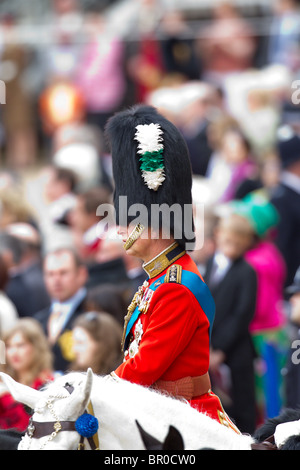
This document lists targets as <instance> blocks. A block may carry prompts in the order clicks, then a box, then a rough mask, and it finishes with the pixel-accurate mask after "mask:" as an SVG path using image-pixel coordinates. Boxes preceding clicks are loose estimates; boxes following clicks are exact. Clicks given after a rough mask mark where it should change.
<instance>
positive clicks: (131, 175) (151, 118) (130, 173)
mask: <svg viewBox="0 0 300 470" xmlns="http://www.w3.org/2000/svg"><path fill="white" fill-rule="evenodd" d="M151 123H156V124H159V125H160V127H161V129H162V130H163V145H164V152H163V157H164V167H165V170H164V172H165V181H164V182H163V184H162V185H161V186H160V187H159V188H158V190H157V191H153V190H151V189H149V188H148V187H147V186H146V185H145V182H144V180H143V178H142V172H141V170H140V161H139V158H140V155H139V154H138V153H137V147H138V142H137V141H136V140H135V139H134V137H135V133H136V126H138V125H140V124H151ZM105 135H106V138H107V140H108V144H109V146H110V149H111V153H112V162H113V177H114V184H115V194H114V205H115V210H116V221H117V224H120V222H122V220H120V218H122V217H124V214H123V212H122V210H120V207H119V202H120V200H119V197H120V196H127V206H128V208H129V207H130V206H133V205H134V204H143V205H144V206H145V207H146V208H147V209H148V211H147V220H145V221H144V224H145V223H146V225H147V226H148V227H150V226H151V217H150V215H151V211H150V209H151V207H153V204H158V205H161V204H168V206H172V205H173V204H179V205H180V207H181V208H182V209H183V207H184V204H187V205H190V206H191V204H192V195H191V188H192V170H191V164H190V157H189V153H188V149H187V146H186V143H185V140H184V138H183V137H182V135H181V133H180V132H179V130H178V129H177V128H176V127H175V125H174V124H172V123H171V122H170V121H168V120H167V119H166V118H164V117H163V116H162V115H160V114H159V113H158V112H157V110H156V109H155V108H153V107H152V106H147V105H136V106H134V107H132V108H130V109H127V110H125V111H121V112H119V113H117V114H115V115H114V116H113V117H112V118H111V119H110V120H109V121H108V123H107V125H106V129H105ZM126 215H127V217H126V220H127V221H128V223H130V222H131V221H132V220H135V219H136V217H137V216H138V217H140V215H139V214H138V213H135V212H134V214H131V215H130V216H129V215H128V214H126ZM171 219H173V220H171V223H170V233H171V234H172V235H174V230H175V227H177V225H176V226H175V224H177V220H174V219H175V218H174V217H171ZM190 220H191V230H190V232H191V234H190V233H189V234H187V235H185V233H182V234H181V238H179V239H178V238H177V237H176V239H177V241H178V242H179V243H180V244H181V245H185V243H186V242H188V243H189V244H192V243H193V241H194V225H193V217H192V215H191V217H190ZM140 221H141V222H142V223H143V217H142V216H141V217H140ZM164 222H165V221H164V220H162V218H161V217H160V225H159V228H162V227H164ZM182 223H183V220H182ZM121 225H124V224H123V223H121ZM165 228H166V227H165ZM178 231H179V232H180V231H181V232H184V230H183V228H179V229H178ZM178 231H177V233H178Z"/></svg>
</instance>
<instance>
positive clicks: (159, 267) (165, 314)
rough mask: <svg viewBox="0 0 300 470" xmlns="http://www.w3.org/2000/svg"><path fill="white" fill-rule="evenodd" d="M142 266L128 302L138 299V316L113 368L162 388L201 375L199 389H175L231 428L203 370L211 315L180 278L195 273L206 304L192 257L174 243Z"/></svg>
mask: <svg viewBox="0 0 300 470" xmlns="http://www.w3.org/2000/svg"><path fill="white" fill-rule="evenodd" d="M144 268H145V270H146V272H147V273H148V275H149V279H148V281H147V282H146V283H144V285H143V287H142V288H140V292H139V294H138V295H137V297H138V299H137V301H136V302H135V303H134V305H133V307H134V306H135V304H136V303H137V305H138V306H139V310H140V311H139V312H137V309H136V310H135V312H136V315H138V317H137V318H136V320H135V318H134V315H133V320H135V321H134V323H133V324H132V327H131V328H130V329H129V332H128V335H127V339H126V342H125V349H126V350H125V356H124V362H123V363H122V364H121V365H120V366H119V367H118V368H117V370H116V371H115V373H116V374H117V375H118V376H119V377H120V378H123V379H125V380H128V381H130V382H134V383H138V384H140V385H143V386H151V387H153V388H159V389H165V390H167V391H169V387H168V386H169V385H170V384H171V385H172V384H174V382H175V383H177V381H182V380H183V381H184V382H185V381H188V380H190V379H187V378H190V377H193V378H195V377H201V379H200V381H201V384H202V379H205V380H204V384H207V383H208V385H207V387H206V385H205V387H206V388H205V390H203V392H204V393H201V395H198V396H197V395H196V396H195V395H193V394H192V395H191V396H185V395H184V394H181V393H180V392H179V393H178V395H181V396H185V398H187V399H188V401H189V402H190V404H191V406H193V407H194V408H196V409H197V410H198V411H201V412H204V413H207V414H209V415H210V416H211V417H212V418H214V419H217V420H218V421H220V422H221V423H223V424H225V425H227V426H231V427H233V428H235V427H234V425H233V424H232V423H231V421H230V420H229V419H228V417H227V416H226V414H225V412H224V410H223V408H222V405H221V403H220V400H219V398H218V397H217V396H216V395H215V394H214V393H212V391H211V390H210V387H209V385H210V382H209V378H208V374H207V373H208V368H209V351H210V328H211V327H212V321H213V316H212V315H211V314H210V315H208V314H207V312H205V311H204V309H203V308H202V306H201V304H200V303H199V297H198V300H197V298H196V297H195V295H194V293H193V292H192V291H191V290H190V288H189V287H187V286H186V285H184V284H183V283H182V282H181V278H183V277H184V276H183V274H184V275H187V276H188V278H189V276H190V273H193V274H192V276H193V275H194V276H195V275H196V276H198V281H199V282H200V283H201V284H202V287H204V291H203V305H210V306H211V302H213V301H212V298H211V294H210V292H209V291H208V288H207V287H206V286H205V284H204V282H203V279H202V277H201V275H200V273H199V271H198V269H197V267H196V265H195V263H194V261H193V260H192V259H191V257H190V256H189V255H188V254H186V253H185V252H184V251H182V250H180V248H179V247H178V245H177V244H174V245H172V246H171V247H170V248H168V249H167V250H165V251H164V252H163V253H161V254H160V255H159V256H157V257H156V258H155V259H154V260H152V261H151V262H149V263H147V264H146V265H144ZM152 289H154V290H152ZM204 297H208V299H205V298H204ZM131 321H132V319H131ZM125 327H126V325H125ZM129 327H130V324H129ZM166 386H167V388H165V387H166ZM185 388H186V387H184V389H185ZM202 388H203V387H202ZM174 394H175V393H174ZM175 395H176V394H175ZM235 429H236V428H235Z"/></svg>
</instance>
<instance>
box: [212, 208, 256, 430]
mask: <svg viewBox="0 0 300 470" xmlns="http://www.w3.org/2000/svg"><path fill="white" fill-rule="evenodd" d="M215 238H216V252H215V255H214V256H213V257H212V258H211V259H210V260H209V261H208V263H207V270H206V274H205V281H206V283H207V285H208V287H209V288H210V291H211V293H212V295H213V298H214V300H215V304H216V314H215V320H214V326H213V329H212V337H211V341H212V351H211V355H210V370H211V373H212V376H214V375H215V376H216V375H219V374H220V373H222V370H223V369H224V366H223V365H224V364H225V366H227V367H228V368H229V371H230V379H231V380H230V381H231V386H230V398H231V403H230V404H227V406H226V405H225V403H224V407H225V409H226V408H227V410H226V411H227V413H228V414H229V416H231V417H232V418H233V419H234V421H235V423H236V425H237V426H238V428H239V429H240V430H241V431H242V432H249V433H252V432H253V431H254V429H255V424H256V421H255V388H254V366H253V361H254V348H253V344H252V341H251V337H250V333H249V325H250V322H251V321H252V319H253V315H254V312H255V302H256V292H257V281H256V275H255V272H254V270H253V268H252V267H251V266H250V265H249V264H248V263H247V262H246V261H245V260H244V258H243V256H244V254H245V252H246V250H247V248H248V246H249V243H250V242H251V235H249V230H248V227H247V224H243V223H242V224H241V223H240V221H239V220H237V218H236V217H235V216H228V217H223V218H222V219H221V222H220V223H219V225H218V227H217V230H216V237H215ZM212 379H213V377H212ZM212 382H213V380H212Z"/></svg>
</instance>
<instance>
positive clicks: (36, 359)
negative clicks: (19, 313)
mask: <svg viewBox="0 0 300 470" xmlns="http://www.w3.org/2000/svg"><path fill="white" fill-rule="evenodd" d="M4 341H5V346H6V364H5V365H4V366H3V372H6V373H7V374H9V375H10V376H11V377H12V378H13V379H15V380H16V381H17V382H20V383H22V384H24V385H28V386H30V387H32V388H34V389H37V390H38V389H40V388H41V387H42V386H43V385H45V383H47V382H49V381H51V380H53V378H54V376H53V371H52V355H51V352H50V349H49V347H48V344H47V340H46V338H45V337H44V334H43V331H42V329H41V326H40V325H39V323H38V322H37V321H36V320H34V319H32V318H23V319H21V320H19V321H18V322H17V324H16V325H15V326H14V327H13V328H12V330H10V331H9V332H8V333H7V334H6V336H5V339H4ZM0 387H1V390H0V429H9V428H14V429H16V430H18V431H21V432H22V431H25V430H26V428H27V426H28V424H29V418H30V414H29V413H28V410H26V408H25V406H24V405H22V404H21V403H17V402H15V401H14V399H13V398H12V396H11V395H10V394H9V393H7V391H6V389H5V388H4V387H2V386H1V383H0ZM1 392H2V393H1Z"/></svg>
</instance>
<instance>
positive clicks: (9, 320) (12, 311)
mask: <svg viewBox="0 0 300 470" xmlns="http://www.w3.org/2000/svg"><path fill="white" fill-rule="evenodd" d="M8 280H9V273H8V269H7V266H6V264H5V262H4V260H3V258H2V257H1V256H0V339H2V338H3V336H4V335H5V334H6V333H7V331H8V330H10V329H11V328H12V327H13V326H14V324H15V323H16V321H17V319H18V312H17V309H16V307H15V306H14V304H13V303H12V301H11V300H10V299H9V298H8V297H7V295H6V293H5V286H6V284H7V282H8Z"/></svg>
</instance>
